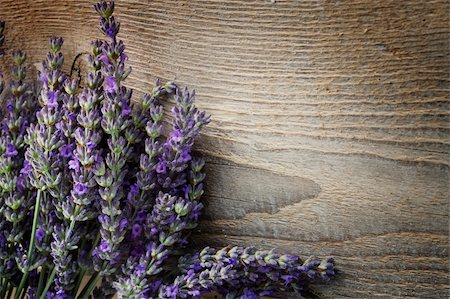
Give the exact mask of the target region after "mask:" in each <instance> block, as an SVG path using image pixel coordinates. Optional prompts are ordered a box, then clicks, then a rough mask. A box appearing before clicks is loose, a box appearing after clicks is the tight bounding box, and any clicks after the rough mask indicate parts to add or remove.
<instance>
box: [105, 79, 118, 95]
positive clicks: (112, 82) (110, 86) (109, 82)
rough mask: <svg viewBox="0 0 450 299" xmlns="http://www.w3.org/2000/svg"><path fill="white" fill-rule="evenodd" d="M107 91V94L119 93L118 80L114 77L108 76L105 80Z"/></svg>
mask: <svg viewBox="0 0 450 299" xmlns="http://www.w3.org/2000/svg"><path fill="white" fill-rule="evenodd" d="M105 91H106V92H111V93H113V92H116V91H117V80H116V78H114V77H112V76H108V77H106V79H105Z"/></svg>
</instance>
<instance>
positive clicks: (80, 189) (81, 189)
mask: <svg viewBox="0 0 450 299" xmlns="http://www.w3.org/2000/svg"><path fill="white" fill-rule="evenodd" d="M73 190H74V192H75V193H76V194H77V195H80V196H81V195H84V194H86V193H87V191H88V189H87V188H86V186H85V185H84V184H82V183H77V184H75V187H74V189H73Z"/></svg>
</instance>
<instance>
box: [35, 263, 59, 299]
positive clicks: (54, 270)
mask: <svg viewBox="0 0 450 299" xmlns="http://www.w3.org/2000/svg"><path fill="white" fill-rule="evenodd" d="M55 275H56V268H53V270H52V272H51V273H50V275H49V276H48V278H47V284H46V285H45V288H44V290H43V291H42V294H41V296H40V297H39V299H45V295H46V294H47V291H48V289H50V286H51V285H52V282H53V279H54V278H55Z"/></svg>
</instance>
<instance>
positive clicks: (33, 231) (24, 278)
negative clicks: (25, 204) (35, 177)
mask: <svg viewBox="0 0 450 299" xmlns="http://www.w3.org/2000/svg"><path fill="white" fill-rule="evenodd" d="M41 194H42V190H38V191H37V195H36V204H35V206H34V215H33V227H32V228H31V236H30V247H29V248H28V256H27V259H28V262H29V264H32V263H31V257H32V255H33V250H34V241H35V237H36V227H37V220H38V215H39V209H40V205H41ZM27 278H28V269H26V270H25V272H24V273H23V275H22V280H21V281H20V284H19V287H18V288H17V289H16V294H15V296H14V299H18V298H19V296H20V292H21V291H22V289H23V287H24V286H25V282H26V281H27Z"/></svg>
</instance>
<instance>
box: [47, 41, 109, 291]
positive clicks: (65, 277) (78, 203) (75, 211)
mask: <svg viewBox="0 0 450 299" xmlns="http://www.w3.org/2000/svg"><path fill="white" fill-rule="evenodd" d="M100 48H101V42H99V41H96V42H94V43H93V51H92V53H93V54H91V55H90V56H89V64H90V71H89V72H88V74H87V76H86V86H87V87H86V88H84V89H83V92H82V93H81V94H80V95H79V97H78V102H79V106H80V111H79V112H78V115H77V117H76V124H74V125H75V126H73V128H74V130H72V132H73V134H71V135H73V136H74V137H75V140H76V142H75V143H76V147H75V150H72V148H73V147H71V148H70V150H68V151H67V153H66V154H67V156H68V158H71V161H70V166H69V167H70V168H71V170H72V171H71V176H72V179H73V189H72V191H71V193H70V197H69V198H68V200H67V201H66V204H65V206H64V212H65V214H64V215H65V217H66V218H67V219H68V220H69V221H70V224H69V225H68V226H66V227H65V231H64V235H65V238H59V239H60V240H61V241H60V243H59V246H58V247H56V248H58V250H57V251H55V255H54V257H55V256H57V257H58V259H59V261H60V262H59V263H56V262H55V265H57V266H58V265H60V267H59V269H57V267H55V270H56V273H57V275H56V282H57V284H56V288H55V290H56V292H57V294H59V296H63V295H64V296H69V295H68V294H70V293H71V292H72V294H73V295H75V293H76V292H77V289H78V286H79V282H77V283H75V279H76V274H77V272H78V269H76V266H78V265H77V264H76V263H74V262H72V261H73V260H74V257H73V254H71V253H70V248H71V247H72V248H75V246H77V243H78V238H74V237H75V236H72V235H73V233H74V227H75V224H76V223H77V222H83V221H87V220H90V219H93V218H94V217H95V211H94V205H93V201H94V200H96V199H97V198H98V185H97V183H96V181H95V177H94V174H93V172H92V171H91V169H92V168H94V167H95V164H96V162H97V161H98V155H99V151H98V149H97V145H98V144H99V143H100V141H101V137H102V134H101V130H100V111H99V108H98V106H99V103H100V102H101V101H102V99H103V93H102V83H103V77H102V76H101V74H100V72H99V66H100V62H99V60H98V58H99V56H100V54H101V51H100ZM75 89H76V88H75V87H70V88H68V87H66V92H67V93H68V94H69V95H72V94H74V92H75ZM69 120H70V118H69ZM74 123H75V120H74ZM64 131H65V132H68V131H70V130H68V129H65V130H64ZM66 134H67V133H66ZM69 136H70V135H69ZM66 146H68V145H66ZM71 238H72V239H73V241H72V242H68V239H71ZM55 239H56V237H55ZM80 275H81V276H80V278H82V276H83V275H84V271H81V272H80ZM80 282H81V279H80ZM44 291H46V290H45V289H44Z"/></svg>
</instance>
